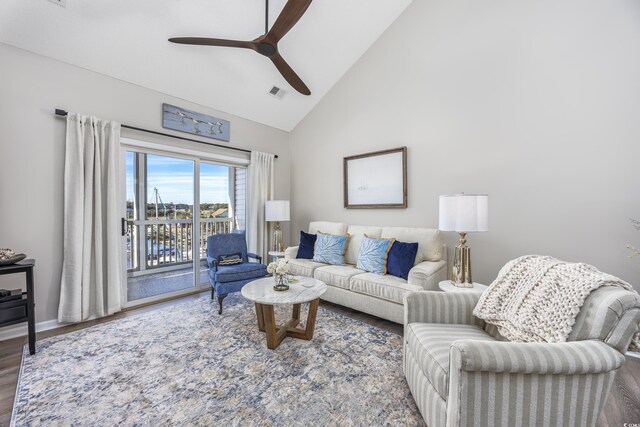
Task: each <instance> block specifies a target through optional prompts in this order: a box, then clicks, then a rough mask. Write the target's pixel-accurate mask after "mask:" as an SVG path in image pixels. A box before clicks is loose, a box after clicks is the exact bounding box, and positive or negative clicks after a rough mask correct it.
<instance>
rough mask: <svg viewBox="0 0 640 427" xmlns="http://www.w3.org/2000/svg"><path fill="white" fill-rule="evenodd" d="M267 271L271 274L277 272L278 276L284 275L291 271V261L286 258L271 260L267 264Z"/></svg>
mask: <svg viewBox="0 0 640 427" xmlns="http://www.w3.org/2000/svg"><path fill="white" fill-rule="evenodd" d="M267 272H268V273H269V274H273V273H275V274H277V275H278V276H283V275H285V274H287V273H288V272H289V261H288V260H286V259H281V260H280V261H278V262H275V261H274V262H271V263H269V265H267Z"/></svg>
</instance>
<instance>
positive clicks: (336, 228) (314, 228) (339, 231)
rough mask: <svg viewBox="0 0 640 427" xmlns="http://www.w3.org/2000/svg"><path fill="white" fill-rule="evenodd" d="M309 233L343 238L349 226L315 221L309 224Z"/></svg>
mask: <svg viewBox="0 0 640 427" xmlns="http://www.w3.org/2000/svg"><path fill="white" fill-rule="evenodd" d="M309 233H311V234H318V233H325V234H333V235H336V236H342V235H344V234H347V224H345V223H343V222H327V221H314V222H312V223H310V224H309Z"/></svg>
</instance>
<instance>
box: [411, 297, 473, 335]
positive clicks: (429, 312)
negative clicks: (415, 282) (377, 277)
mask: <svg viewBox="0 0 640 427" xmlns="http://www.w3.org/2000/svg"><path fill="white" fill-rule="evenodd" d="M478 299H480V294H479V293H475V292H459V293H453V292H452V293H448V292H434V291H420V292H407V294H406V295H405V297H404V326H405V327H406V326H407V325H408V324H409V323H416V322H419V323H450V324H462V325H478V326H483V325H484V322H483V321H482V320H480V319H478V318H477V317H475V316H474V315H473V308H474V307H475V306H476V304H477V303H478Z"/></svg>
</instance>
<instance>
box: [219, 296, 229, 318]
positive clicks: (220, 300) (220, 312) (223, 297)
mask: <svg viewBox="0 0 640 427" xmlns="http://www.w3.org/2000/svg"><path fill="white" fill-rule="evenodd" d="M226 297H227V296H226V295H218V304H220V309H219V310H218V314H222V300H223V299H225V298H226Z"/></svg>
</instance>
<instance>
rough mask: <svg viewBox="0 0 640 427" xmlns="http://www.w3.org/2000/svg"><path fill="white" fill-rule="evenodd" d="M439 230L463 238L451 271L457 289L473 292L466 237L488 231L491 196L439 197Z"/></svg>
mask: <svg viewBox="0 0 640 427" xmlns="http://www.w3.org/2000/svg"><path fill="white" fill-rule="evenodd" d="M439 228H440V230H441V231H455V232H457V233H459V234H460V244H459V245H458V246H456V248H455V252H454V256H453V266H452V269H451V276H452V277H451V281H452V282H453V284H454V285H455V286H458V287H462V288H472V287H473V279H472V278H471V249H470V248H469V247H468V246H467V239H466V236H467V233H477V232H484V231H488V230H489V196H488V195H486V194H464V193H461V194H448V195H444V196H440V227H439Z"/></svg>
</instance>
